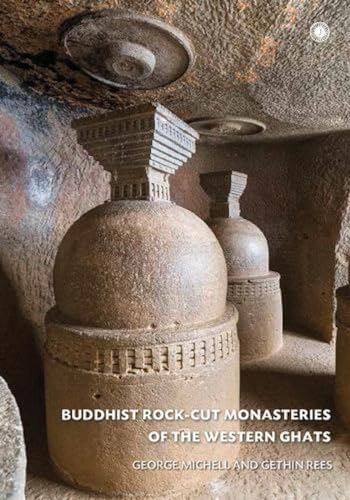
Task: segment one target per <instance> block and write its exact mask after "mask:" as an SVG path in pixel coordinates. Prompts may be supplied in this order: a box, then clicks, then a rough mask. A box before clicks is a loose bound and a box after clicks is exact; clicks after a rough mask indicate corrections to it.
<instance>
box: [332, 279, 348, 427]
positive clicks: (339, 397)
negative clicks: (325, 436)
mask: <svg viewBox="0 0 350 500" xmlns="http://www.w3.org/2000/svg"><path fill="white" fill-rule="evenodd" d="M337 327H338V333H337V349H336V375H335V399H336V407H337V410H338V413H339V415H340V417H341V419H342V421H343V423H344V424H345V425H346V426H347V427H349V428H350V363H349V358H350V285H346V286H343V287H341V288H338V290H337Z"/></svg>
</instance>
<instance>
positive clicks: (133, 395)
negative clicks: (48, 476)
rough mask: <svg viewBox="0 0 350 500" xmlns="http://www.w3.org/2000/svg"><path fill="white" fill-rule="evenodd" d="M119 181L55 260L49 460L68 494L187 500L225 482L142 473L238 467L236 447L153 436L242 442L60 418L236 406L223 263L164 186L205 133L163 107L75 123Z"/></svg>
mask: <svg viewBox="0 0 350 500" xmlns="http://www.w3.org/2000/svg"><path fill="white" fill-rule="evenodd" d="M74 127H75V128H76V129H77V131H78V141H79V143H80V144H82V145H83V146H84V147H85V148H86V150H87V151H88V152H89V153H90V154H91V155H92V156H93V157H94V158H95V159H96V160H98V161H99V162H100V163H101V164H102V165H103V166H104V167H105V168H106V169H107V170H109V171H110V172H111V173H112V202H111V203H105V204H104V205H101V206H99V207H97V208H95V209H93V210H91V211H90V212H88V213H87V214H85V215H84V216H83V217H82V218H81V219H80V220H78V221H77V222H76V223H75V224H74V225H73V226H72V227H71V228H70V230H69V231H68V233H67V234H66V236H65V237H64V239H63V241H62V243H61V245H60V248H59V251H58V255H57V258H56V264H55V270H54V290H55V297H56V304H57V305H56V307H54V308H53V310H51V311H50V312H49V313H48V315H47V319H46V328H47V343H46V355H45V358H46V361H45V377H46V405H47V429H48V441H49V450H50V455H51V458H52V461H53V463H54V464H55V466H56V468H57V470H58V472H59V474H60V475H61V476H62V477H63V478H64V479H65V480H66V481H67V482H69V483H71V484H73V485H76V486H79V487H81V488H86V489H90V490H94V491H96V492H102V493H105V494H111V495H117V494H125V495H127V494H130V495H138V496H140V497H141V498H143V497H145V496H146V495H148V494H157V495H159V496H160V495H163V494H169V493H177V492H182V491H183V492H189V491H192V490H193V489H195V488H197V487H199V486H201V485H203V484H206V483H207V482H209V481H211V480H213V479H215V478H217V477H218V476H219V475H220V474H222V473H223V472H222V471H221V472H220V471H218V470H206V471H200V470H185V469H180V470H177V471H174V470H160V469H159V470H137V469H135V468H134V467H133V462H134V461H137V460H175V461H178V462H179V463H180V464H182V462H183V461H184V462H188V461H190V460H210V459H211V458H212V459H215V460H229V461H231V460H232V459H233V458H234V457H235V456H236V454H237V445H234V444H233V445H232V444H230V445H228V444H222V443H214V444H208V443H206V442H205V441H204V439H203V438H202V441H201V442H200V443H183V444H181V443H175V442H173V441H172V440H171V439H169V440H167V441H166V442H165V443H164V444H152V443H150V441H149V439H148V434H149V433H150V432H151V431H154V430H158V431H170V432H171V431H178V430H181V429H189V430H192V431H194V430H198V431H205V430H210V429H212V430H219V429H220V430H237V428H238V425H236V424H235V423H232V422H225V421H223V420H222V419H221V418H220V420H219V421H207V422H194V421H191V420H187V419H186V420H185V421H182V420H179V421H175V422H166V421H159V422H155V421H142V420H141V419H140V418H139V417H138V418H137V420H135V421H126V422H125V421H122V422H120V421H110V420H101V421H99V422H81V421H74V422H62V419H61V410H62V408H67V409H70V408H76V409H79V408H89V409H103V410H107V409H113V408H118V409H139V410H141V409H143V408H146V409H164V410H165V409H169V408H178V409H184V410H185V412H186V414H189V413H190V412H191V410H192V409H194V408H209V409H221V410H223V409H225V408H238V406H239V345H238V338H237V331H236V323H237V317H238V315H237V311H236V310H235V308H234V307H233V306H232V305H227V304H226V292H227V286H226V284H227V274H226V264H225V259H224V255H223V252H222V249H221V248H220V245H219V244H218V242H217V240H216V238H215V236H214V235H213V233H212V232H211V231H210V230H209V229H208V227H207V226H206V224H205V223H204V222H203V221H201V220H200V219H199V218H198V217H197V216H195V215H194V214H193V213H191V212H189V211H188V210H185V209H183V208H180V207H177V206H176V205H175V204H173V203H171V202H170V196H169V184H168V178H169V175H170V174H172V173H173V172H175V170H176V169H177V168H178V167H179V166H180V165H182V164H183V163H184V162H185V161H186V160H187V158H189V157H190V156H191V155H192V154H193V152H194V151H195V141H196V139H197V133H196V132H195V131H194V130H193V129H192V128H191V127H189V126H188V125H187V124H185V123H184V122H182V121H181V120H180V119H178V118H177V117H176V116H174V115H173V114H172V113H170V112H169V111H168V110H167V109H165V108H164V107H162V106H160V105H147V106H142V107H139V108H135V109H132V110H130V111H129V112H128V113H110V114H106V115H101V116H98V117H95V118H86V119H81V120H78V121H76V122H75V123H74Z"/></svg>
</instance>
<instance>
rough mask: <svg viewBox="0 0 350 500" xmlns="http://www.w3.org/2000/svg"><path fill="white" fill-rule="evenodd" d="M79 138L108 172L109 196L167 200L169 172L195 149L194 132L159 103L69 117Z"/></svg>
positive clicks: (195, 136) (195, 133)
mask: <svg viewBox="0 0 350 500" xmlns="http://www.w3.org/2000/svg"><path fill="white" fill-rule="evenodd" d="M73 127H74V128H75V129H76V130H77V132H78V142H79V143H80V144H81V145H82V146H84V148H85V149H86V150H87V151H88V152H89V153H90V154H91V155H92V156H93V157H94V158H95V159H96V160H97V161H99V162H100V163H101V165H102V166H103V167H104V168H105V169H106V170H108V171H109V172H111V174H112V179H111V188H112V193H111V196H112V200H150V201H158V200H161V201H170V189H169V174H173V173H175V171H176V170H177V169H178V168H179V167H180V166H182V165H183V164H184V163H185V162H186V161H187V160H188V159H189V158H191V156H192V154H193V153H194V152H195V145H196V139H198V137H199V136H198V133H197V132H196V131H195V130H193V129H192V128H191V127H190V126H189V125H187V124H186V123H184V122H183V121H182V120H180V119H179V118H178V117H177V116H175V115H174V114H173V113H171V112H170V111H169V110H167V109H166V108H164V107H163V106H162V105H160V104H147V105H143V106H140V107H138V108H134V109H133V113H132V115H130V114H128V113H127V112H125V113H121V112H119V111H118V112H117V113H108V114H106V115H100V116H97V117H96V118H93V119H91V118H83V119H80V120H76V121H74V122H73Z"/></svg>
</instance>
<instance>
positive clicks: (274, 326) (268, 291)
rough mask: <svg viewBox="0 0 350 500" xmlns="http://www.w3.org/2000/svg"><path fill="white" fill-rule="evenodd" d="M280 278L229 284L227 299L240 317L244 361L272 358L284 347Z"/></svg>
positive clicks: (271, 273) (274, 275) (269, 276)
mask: <svg viewBox="0 0 350 500" xmlns="http://www.w3.org/2000/svg"><path fill="white" fill-rule="evenodd" d="M279 283H280V275H279V274H278V273H276V272H270V273H269V274H268V275H267V276H262V277H256V278H246V279H244V278H243V279H233V278H232V279H230V278H229V280H228V292H227V298H228V300H229V301H230V302H232V303H233V304H235V306H236V308H237V310H238V313H239V328H240V330H241V331H242V332H244V335H241V337H240V343H241V361H251V360H255V359H258V358H259V359H262V358H265V357H268V356H271V355H272V354H274V353H275V352H277V351H278V350H279V349H280V348H281V347H282V344H283V341H282V336H281V334H280V333H281V331H282V328H283V324H282V298H281V290H280V285H279Z"/></svg>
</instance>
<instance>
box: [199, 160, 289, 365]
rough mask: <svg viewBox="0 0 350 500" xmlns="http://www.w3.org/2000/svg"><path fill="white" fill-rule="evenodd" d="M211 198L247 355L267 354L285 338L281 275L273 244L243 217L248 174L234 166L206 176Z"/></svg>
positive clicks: (203, 180) (245, 357)
mask: <svg viewBox="0 0 350 500" xmlns="http://www.w3.org/2000/svg"><path fill="white" fill-rule="evenodd" d="M200 182H201V186H202V188H203V189H204V191H205V192H206V193H207V195H208V196H209V197H210V218H209V220H208V221H207V222H208V225H209V226H210V228H211V229H212V230H213V232H214V233H215V235H216V237H217V239H218V240H219V242H220V244H221V246H222V248H223V251H224V254H225V257H226V263H227V270H228V292H227V293H228V297H227V298H228V300H229V301H230V302H232V303H233V304H234V305H235V306H236V307H237V309H238V312H239V322H238V336H239V340H240V346H241V348H240V350H241V360H242V361H251V360H256V359H260V358H265V357H267V356H270V355H271V354H273V353H274V352H276V351H277V350H278V349H280V347H281V346H282V343H283V337H282V333H283V325H282V300H281V290H280V284H279V282H280V275H279V274H278V273H275V272H272V271H270V270H269V248H268V244H267V241H266V238H265V236H264V234H263V233H262V231H261V230H260V229H259V228H258V227H257V226H256V225H255V224H253V223H252V222H250V221H248V220H246V219H243V218H242V217H241V216H240V203H239V199H240V197H241V195H242V193H243V191H244V190H245V187H246V185H247V175H245V174H243V173H240V172H234V171H233V170H229V171H221V172H211V173H206V174H201V175H200Z"/></svg>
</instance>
